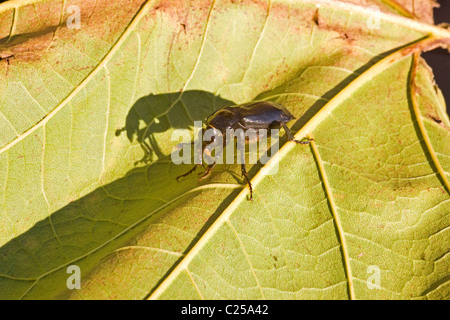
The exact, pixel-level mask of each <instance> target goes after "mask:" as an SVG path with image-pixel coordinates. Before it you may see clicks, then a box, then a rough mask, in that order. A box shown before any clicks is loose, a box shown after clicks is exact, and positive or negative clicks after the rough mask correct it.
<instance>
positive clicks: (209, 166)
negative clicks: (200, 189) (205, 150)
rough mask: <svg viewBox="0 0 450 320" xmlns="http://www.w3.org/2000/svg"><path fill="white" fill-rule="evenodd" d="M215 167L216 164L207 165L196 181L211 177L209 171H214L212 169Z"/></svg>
mask: <svg viewBox="0 0 450 320" xmlns="http://www.w3.org/2000/svg"><path fill="white" fill-rule="evenodd" d="M215 166H216V163H215V162H214V163H213V164H210V165H208V168H207V169H206V170H205V172H203V175H202V176H201V177H200V178H198V180H203V179H206V178H208V177H209V176H210V175H211V171H212V169H214V167H215Z"/></svg>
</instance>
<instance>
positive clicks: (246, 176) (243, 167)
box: [241, 163, 253, 201]
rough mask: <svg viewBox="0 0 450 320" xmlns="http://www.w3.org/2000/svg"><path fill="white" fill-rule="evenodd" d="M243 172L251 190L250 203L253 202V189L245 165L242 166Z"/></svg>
mask: <svg viewBox="0 0 450 320" xmlns="http://www.w3.org/2000/svg"><path fill="white" fill-rule="evenodd" d="M241 171H242V175H243V176H244V177H245V180H247V184H248V187H249V188H250V199H249V200H250V201H251V200H253V187H252V184H251V183H250V179H249V178H248V174H247V170H245V163H242V164H241Z"/></svg>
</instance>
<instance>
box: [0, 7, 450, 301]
mask: <svg viewBox="0 0 450 320" xmlns="http://www.w3.org/2000/svg"><path fill="white" fill-rule="evenodd" d="M353 2H355V3H358V1H353ZM373 3H374V4H377V5H380V6H381V9H382V12H388V11H390V10H391V9H392V6H389V3H390V1H383V3H388V4H386V5H384V4H383V3H380V2H379V1H373ZM62 4H64V5H65V6H67V4H66V3H65V2H61V1H54V0H43V1H10V2H6V3H3V4H2V5H0V57H1V60H0V74H2V75H4V76H2V77H1V78H0V128H1V131H0V190H1V192H0V199H1V200H0V217H1V220H0V298H3V299H36V298H37V299H54V298H71V299H103V298H105V299H143V298H151V299H153V298H159V299H197V298H199V299H259V298H265V299H383V298H385V299H411V298H413V299H448V298H449V297H450V285H449V283H450V282H449V278H450V267H449V266H450V263H449V262H450V261H449V259H450V255H449V254H448V253H449V250H450V247H449V243H450V241H449V240H450V228H449V225H450V197H449V192H450V186H449V182H448V181H449V179H450V176H449V172H450V144H449V138H450V121H449V118H448V116H447V114H446V111H445V102H444V100H443V98H442V95H441V93H440V91H439V89H438V88H437V87H436V85H435V84H434V81H433V75H432V73H431V71H430V70H429V68H428V67H427V65H426V64H425V62H424V61H423V60H420V59H419V58H418V56H417V54H418V53H419V52H420V51H422V50H426V49H429V48H432V47H435V46H437V45H442V46H445V45H448V43H449V42H450V40H449V39H450V32H449V31H448V30H446V29H443V28H439V27H436V26H432V25H430V24H425V23H422V22H419V21H417V20H416V21H415V20H411V19H409V18H405V17H401V16H399V15H395V14H390V13H380V14H379V15H378V16H377V17H379V19H380V21H379V22H380V24H379V26H380V28H379V29H377V28H370V27H369V26H373V24H370V23H368V21H369V20H370V21H372V20H371V19H374V12H373V10H369V9H368V8H366V7H363V6H360V5H357V4H350V3H343V2H340V1H331V0H315V1H314V0H299V1H295V2H292V1H285V0H278V1H254V2H250V1H243V2H239V3H235V2H233V1H190V2H189V3H187V2H185V1H175V2H174V1H164V0H161V1H151V2H143V1H131V0H129V1H125V0H121V1H114V2H111V1H106V0H104V1H85V2H83V3H81V4H80V5H79V8H80V13H81V28H80V29H70V28H68V26H67V24H66V21H68V19H70V17H71V15H72V14H73V11H70V12H68V11H67V9H68V8H67V7H62ZM389 8H391V9H389ZM394 9H395V8H394ZM397 9H398V8H397ZM392 10H393V9H392ZM392 10H391V12H394V13H400V14H402V11H401V10H400V12H399V10H393V11H392ZM407 11H408V10H406V11H404V12H407ZM408 12H409V11H408ZM261 99H263V100H270V101H274V102H277V103H281V104H283V105H284V106H286V107H287V108H288V109H289V110H290V111H291V112H292V113H293V114H294V115H295V116H296V118H297V120H296V121H293V122H292V123H289V126H290V127H291V128H292V130H293V132H296V138H297V139H302V138H305V137H312V138H314V142H313V143H311V144H310V145H309V146H303V145H296V144H295V143H290V142H286V139H285V137H283V138H282V140H281V142H280V147H281V148H280V150H279V152H278V153H277V157H275V158H273V159H271V160H270V161H269V162H268V163H267V164H265V165H260V164H257V165H254V166H249V167H248V169H249V176H250V177H251V178H252V184H253V186H254V189H255V190H254V200H253V201H248V200H247V196H248V188H247V187H245V182H244V180H243V179H242V177H241V176H240V166H239V165H231V164H227V165H225V164H223V165H217V167H216V169H215V170H214V171H213V173H212V175H211V177H210V178H208V179H205V180H202V181H201V182H199V181H198V180H197V179H196V178H195V176H188V177H186V178H184V179H181V180H180V182H177V181H176V180H175V177H177V176H179V175H181V174H183V173H185V172H186V171H188V170H189V169H190V168H191V166H190V165H175V164H174V163H172V161H171V157H170V154H171V151H172V149H173V148H174V147H175V146H176V145H177V144H178V143H179V141H172V139H171V136H172V134H173V133H174V132H175V130H176V129H190V130H191V131H192V129H193V121H194V120H204V119H205V118H206V117H207V116H208V115H209V114H211V113H212V112H213V111H214V110H217V109H218V108H220V107H222V106H225V105H230V104H238V103H244V102H247V101H251V100H261ZM277 160H279V161H277ZM72 265H76V266H79V268H80V271H81V279H82V281H81V289H75V290H70V289H68V287H67V283H68V281H70V278H69V277H70V276H71V274H70V273H68V271H67V270H68V267H69V266H72ZM378 275H379V287H376V288H372V287H371V284H372V283H376V279H377V276H378Z"/></svg>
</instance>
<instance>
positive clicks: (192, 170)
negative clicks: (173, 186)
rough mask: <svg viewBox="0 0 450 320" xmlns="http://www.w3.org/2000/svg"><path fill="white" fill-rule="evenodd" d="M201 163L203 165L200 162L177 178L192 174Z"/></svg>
mask: <svg viewBox="0 0 450 320" xmlns="http://www.w3.org/2000/svg"><path fill="white" fill-rule="evenodd" d="M200 165H201V164H200V163H199V164H196V165H195V166H194V167H193V168H192V169H191V170H189V171H188V172H186V173H185V174H182V175H181V176H178V177H177V179H176V180H177V181H178V179H180V178H183V177H186V176H188V175H190V174H191V173H192V172H194V171H195V170H196V169H197V167H198V166H200Z"/></svg>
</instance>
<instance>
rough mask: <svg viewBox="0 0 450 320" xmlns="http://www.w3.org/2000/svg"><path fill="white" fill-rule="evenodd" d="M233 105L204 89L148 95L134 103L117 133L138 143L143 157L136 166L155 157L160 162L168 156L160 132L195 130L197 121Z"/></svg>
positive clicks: (231, 102)
mask: <svg viewBox="0 0 450 320" xmlns="http://www.w3.org/2000/svg"><path fill="white" fill-rule="evenodd" d="M234 104H235V103H234V102H233V101H230V100H226V99H223V98H221V97H220V96H216V95H214V94H213V93H211V92H207V91H201V90H189V91H185V92H173V93H164V94H149V95H147V96H144V97H141V98H139V99H138V100H137V101H136V102H135V103H134V105H133V106H132V107H131V109H130V110H129V112H128V114H127V117H126V119H125V125H124V126H123V127H122V128H120V129H117V130H116V136H119V135H121V134H122V133H123V132H125V133H126V136H127V138H128V140H129V141H130V142H135V141H137V142H138V143H139V145H140V146H141V148H142V150H143V151H144V156H143V158H142V159H140V160H139V161H137V162H136V163H145V164H148V163H149V162H150V161H151V159H152V157H153V155H156V156H157V158H158V159H162V158H164V157H166V156H167V155H166V154H164V152H163V151H162V150H161V145H160V143H159V141H158V138H157V135H158V133H163V132H166V131H168V130H170V129H192V128H193V127H194V121H197V120H198V121H204V120H205V119H206V118H207V117H208V116H209V115H210V114H212V113H213V112H214V111H216V110H217V109H219V108H222V107H224V106H229V105H234Z"/></svg>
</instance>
